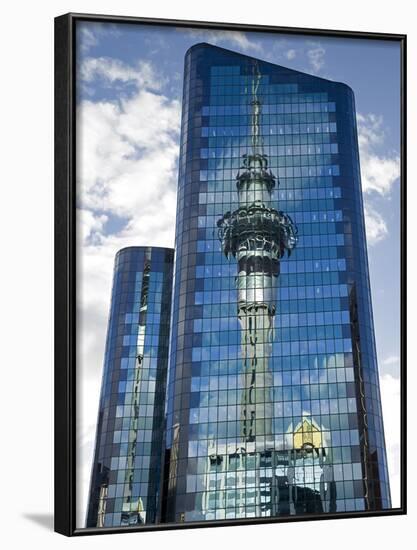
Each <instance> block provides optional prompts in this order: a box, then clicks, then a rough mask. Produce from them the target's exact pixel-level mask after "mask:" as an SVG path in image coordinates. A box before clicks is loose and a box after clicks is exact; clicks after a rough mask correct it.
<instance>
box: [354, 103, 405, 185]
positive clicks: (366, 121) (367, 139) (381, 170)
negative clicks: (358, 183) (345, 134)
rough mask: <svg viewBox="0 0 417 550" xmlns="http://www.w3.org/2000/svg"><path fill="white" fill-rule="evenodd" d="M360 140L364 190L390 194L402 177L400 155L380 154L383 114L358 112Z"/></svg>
mask: <svg viewBox="0 0 417 550" xmlns="http://www.w3.org/2000/svg"><path fill="white" fill-rule="evenodd" d="M356 118H357V124H358V142H359V151H360V160H361V175H362V190H363V192H364V193H370V192H376V193H379V194H380V195H388V194H389V193H390V192H391V190H392V186H393V185H394V183H395V182H396V181H397V180H398V178H399V177H400V157H399V155H398V154H396V153H392V154H385V155H382V154H379V153H378V148H379V147H380V146H382V145H383V143H384V140H385V131H384V128H383V118H382V116H377V115H375V114H373V113H369V114H367V115H362V114H360V113H358V114H357V117H356Z"/></svg>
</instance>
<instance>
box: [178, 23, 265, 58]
mask: <svg viewBox="0 0 417 550" xmlns="http://www.w3.org/2000/svg"><path fill="white" fill-rule="evenodd" d="M180 30H181V32H187V33H189V34H190V35H192V36H194V37H195V38H197V39H198V38H201V39H202V40H204V41H207V42H210V43H212V44H216V45H218V44H228V45H230V46H234V47H238V48H240V49H241V50H242V51H243V52H250V51H251V52H256V53H258V54H261V53H262V52H263V49H262V46H261V44H259V43H258V42H252V41H251V40H249V38H248V37H247V35H246V34H245V33H244V32H241V31H214V30H212V31H211V30H199V29H180Z"/></svg>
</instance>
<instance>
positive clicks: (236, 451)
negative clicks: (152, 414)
mask: <svg viewBox="0 0 417 550" xmlns="http://www.w3.org/2000/svg"><path fill="white" fill-rule="evenodd" d="M175 246H176V264H175V284H174V290H173V318H172V327H171V355H170V366H169V371H170V372H169V385H168V394H167V437H166V446H167V457H166V461H167V464H168V466H167V467H166V469H165V480H164V488H165V489H164V503H163V518H164V519H165V521H170V522H182V521H184V522H188V521H196V520H197V521H198V520H199V521H201V520H214V519H233V518H251V517H252V518H253V517H260V516H281V515H282V516H285V515H295V514H308V513H326V512H345V511H355V510H357V511H363V510H378V509H381V508H389V507H390V493H389V485H388V475H387V465H386V456H385V445H384V434H383V425H382V416H381V402H380V394H379V382H378V371H377V364H376V352H375V341H374V333H373V324H372V323H373V321H372V307H371V299H370V289H369V274H368V261H367V252H366V239H365V229H364V213H363V204H362V194H361V182H360V171H359V155H358V142H357V130H356V119H355V105H354V95H353V92H352V90H351V89H350V88H349V87H348V86H346V85H345V84H340V83H336V82H331V81H328V80H325V79H322V78H318V77H314V76H310V75H307V74H303V73H301V72H297V71H293V70H290V69H287V68H285V67H280V66H277V65H273V64H271V63H266V62H262V61H259V60H256V59H253V58H251V57H247V56H244V55H240V54H237V53H234V52H231V51H228V50H224V49H222V48H218V47H214V46H211V45H208V44H198V45H196V46H194V47H192V48H191V49H190V50H189V51H188V52H187V55H186V58H185V74H184V91H183V116H182V136H181V151H180V166H179V188H178V203H177V227H176V243H175ZM286 251H288V252H291V251H292V253H291V256H290V257H286V258H284V257H283V256H284V253H285V252H286Z"/></svg>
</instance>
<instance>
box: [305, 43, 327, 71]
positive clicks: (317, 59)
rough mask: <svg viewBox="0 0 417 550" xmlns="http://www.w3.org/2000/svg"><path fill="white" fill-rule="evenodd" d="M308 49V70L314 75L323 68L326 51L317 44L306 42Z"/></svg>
mask: <svg viewBox="0 0 417 550" xmlns="http://www.w3.org/2000/svg"><path fill="white" fill-rule="evenodd" d="M307 45H308V47H309V49H308V50H307V58H308V62H309V64H310V69H311V70H312V71H313V72H314V73H318V72H319V71H320V70H321V69H322V68H323V67H324V64H325V62H324V56H325V54H326V50H325V49H324V48H323V46H322V45H321V44H320V43H319V42H307Z"/></svg>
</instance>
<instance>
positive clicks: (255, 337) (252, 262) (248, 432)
mask: <svg viewBox="0 0 417 550" xmlns="http://www.w3.org/2000/svg"><path fill="white" fill-rule="evenodd" d="M261 80H262V77H261V75H260V72H259V68H258V64H257V63H256V62H254V65H253V78H252V90H251V92H252V93H251V101H250V105H251V121H250V132H251V135H250V138H251V149H250V152H248V153H246V154H244V155H243V157H242V167H241V170H240V171H239V172H238V174H237V176H236V187H237V190H238V195H239V207H238V208H237V210H235V211H233V212H226V213H225V214H224V215H223V217H222V218H221V219H219V220H218V222H217V226H218V236H219V239H220V242H221V245H222V250H223V252H224V254H225V255H226V257H227V258H230V257H233V258H235V259H236V260H237V264H238V274H237V276H236V286H237V291H238V309H237V315H238V319H239V323H240V326H241V354H242V361H243V389H242V396H241V413H240V426H241V428H240V435H241V438H242V441H243V444H244V445H245V444H246V443H249V442H254V443H255V448H256V449H258V450H262V448H265V446H266V445H267V444H268V443H269V444H271V443H272V432H273V430H272V419H273V404H272V396H271V388H272V370H271V368H270V365H269V358H270V356H271V352H272V332H273V325H274V317H275V311H276V300H275V294H276V283H277V280H278V276H279V272H280V260H281V258H282V257H283V256H284V254H285V251H287V253H288V255H290V253H291V251H292V249H293V248H294V247H295V246H296V243H297V229H296V226H295V225H294V223H293V222H292V220H291V218H290V217H289V216H288V215H287V214H285V213H284V212H282V211H279V210H276V209H274V208H271V206H270V204H271V194H272V190H273V188H274V187H275V185H278V181H277V179H276V177H275V175H274V174H273V173H272V171H271V170H270V168H269V167H268V155H267V154H265V152H264V147H263V138H262V134H261V130H260V128H261V124H260V119H261V116H262V103H261V101H260V99H259V88H260V86H261Z"/></svg>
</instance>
